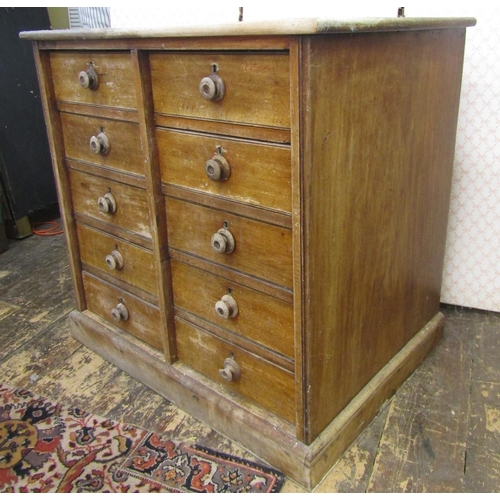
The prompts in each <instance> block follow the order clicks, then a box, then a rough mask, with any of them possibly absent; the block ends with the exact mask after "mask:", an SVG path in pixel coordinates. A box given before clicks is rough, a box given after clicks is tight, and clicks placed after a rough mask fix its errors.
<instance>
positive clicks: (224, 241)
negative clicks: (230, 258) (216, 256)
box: [211, 227, 236, 254]
mask: <svg viewBox="0 0 500 500" xmlns="http://www.w3.org/2000/svg"><path fill="white" fill-rule="evenodd" d="M211 243H212V248H213V249H214V250H215V251H216V252H217V253H226V254H229V253H232V252H234V248H235V246H236V244H235V241H234V237H233V235H232V234H231V233H230V231H229V230H228V229H226V228H225V227H224V228H221V229H219V230H218V231H217V232H216V233H215V234H214V235H213V236H212V241H211Z"/></svg>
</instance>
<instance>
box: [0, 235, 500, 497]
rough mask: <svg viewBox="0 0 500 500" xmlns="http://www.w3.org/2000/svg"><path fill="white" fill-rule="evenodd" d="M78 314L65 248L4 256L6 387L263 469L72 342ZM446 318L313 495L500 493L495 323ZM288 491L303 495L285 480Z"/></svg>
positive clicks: (0, 326) (1, 328)
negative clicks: (429, 347)
mask: <svg viewBox="0 0 500 500" xmlns="http://www.w3.org/2000/svg"><path fill="white" fill-rule="evenodd" d="M73 307H74V299H73V296H72V293H71V279H70V275H69V267H68V264H67V259H66V254H65V243H64V236H57V237H53V238H42V237H38V236H32V237H30V238H28V239H26V240H22V241H12V242H11V243H10V248H9V250H8V251H7V252H5V253H4V254H1V255H0V311H6V312H5V313H4V314H5V315H4V316H3V317H2V316H0V341H1V342H2V344H1V345H2V350H1V353H0V382H2V383H6V384H10V385H13V386H16V387H23V388H26V389H30V390H32V391H35V392H36V393H37V394H40V395H42V396H45V397H49V398H54V399H57V400H59V401H62V402H65V403H68V404H74V405H77V406H81V407H83V408H85V409H86V410H88V411H92V412H95V413H97V414H100V415H103V416H105V417H108V418H113V419H115V420H120V421H123V422H129V423H131V424H134V425H139V426H141V427H143V428H147V429H150V430H153V431H156V432H163V433H166V434H168V435H169V436H170V437H172V438H174V439H184V440H187V441H191V442H192V441H196V442H197V443H199V444H202V445H205V446H208V447H211V448H213V449H217V450H219V451H221V452H224V453H233V454H236V455H238V456H242V457H244V458H247V459H249V460H257V461H258V459H257V458H256V457H255V456H253V455H252V454H251V453H249V452H248V451H246V450H244V449H242V448H241V447H239V446H237V445H235V444H234V443H232V442H231V441H230V440H228V439H227V438H225V437H224V436H222V435H220V434H218V433H216V432H214V431H212V430H211V429H210V428H209V427H207V426H205V425H204V424H202V423H200V422H199V421H197V420H196V419H195V418H193V417H191V416H190V415H187V414H186V413H185V412H183V411H181V410H179V409H178V408H176V407H175V405H173V404H172V403H170V402H169V401H166V400H165V399H164V398H162V397H161V396H159V395H158V394H156V393H155V392H153V391H152V390H150V389H148V388H147V387H145V386H143V385H142V384H140V383H139V382H138V381H136V380H134V379H133V378H131V377H129V376H128V375H126V374H125V373H123V372H122V371H121V370H119V369H118V368H116V367H114V366H113V365H111V364H110V363H108V362H106V361H104V360H103V359H102V358H100V357H99V356H97V355H96V354H95V353H93V352H91V351H90V350H88V349H87V348H86V347H84V346H82V345H81V344H80V343H79V342H77V341H76V340H75V339H74V338H73V337H71V335H70V333H69V327H68V323H69V322H68V320H67V313H68V312H69V311H70V310H71V309H72V308H73ZM9 311H10V312H9ZM442 312H443V313H444V314H445V316H446V319H447V323H446V328H445V334H444V338H443V341H442V343H441V344H440V345H439V346H438V347H437V349H436V350H435V352H434V353H433V354H431V355H430V356H429V358H428V359H427V361H426V362H425V363H424V364H423V365H422V366H421V367H420V368H419V369H418V370H417V371H416V372H415V374H414V376H413V377H411V378H410V379H409V380H408V381H407V382H406V383H405V385H404V386H403V387H402V389H401V390H400V391H399V392H398V393H397V394H396V396H395V397H394V398H393V399H392V400H391V402H390V404H389V405H388V406H387V407H386V408H385V409H384V410H383V411H382V412H381V413H380V414H379V416H378V417H377V418H376V419H375V420H374V421H373V422H372V423H371V424H370V425H369V426H368V427H367V429H366V430H365V431H364V432H363V433H362V434H361V435H360V436H359V438H358V439H357V440H356V441H355V442H354V443H353V445H352V446H351V447H350V448H349V449H348V450H347V452H346V453H345V454H344V456H343V457H342V458H341V459H340V460H339V461H338V463H337V464H336V465H335V466H334V468H333V469H332V470H331V471H330V473H329V474H328V475H327V476H326V478H325V479H324V480H323V482H322V483H321V484H320V485H319V486H318V487H317V489H316V491H318V492H362V491H367V490H368V491H373V492H401V491H428V492H438V491H453V492H498V491H500V474H499V466H498V464H499V463H500V445H499V437H500V410H499V407H500V405H499V400H500V368H499V367H500V363H499V361H500V316H499V315H498V314H494V313H490V314H488V313H482V312H472V311H466V310H461V309H449V308H446V309H442ZM23 315H24V316H23ZM30 320H31V321H30ZM282 491H283V492H304V490H303V488H301V487H300V486H298V485H297V484H295V483H294V482H293V481H290V480H288V481H287V482H286V484H285V486H284V488H283V490H282Z"/></svg>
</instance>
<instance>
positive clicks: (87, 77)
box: [78, 66, 99, 90]
mask: <svg viewBox="0 0 500 500" xmlns="http://www.w3.org/2000/svg"><path fill="white" fill-rule="evenodd" d="M78 81H79V82H80V85H81V86H82V87H83V88H84V89H90V90H97V87H99V76H98V75H97V72H96V70H95V69H94V67H93V66H89V68H88V69H87V70H86V71H80V73H79V75H78Z"/></svg>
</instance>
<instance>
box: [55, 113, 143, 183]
mask: <svg viewBox="0 0 500 500" xmlns="http://www.w3.org/2000/svg"><path fill="white" fill-rule="evenodd" d="M61 121H62V126H63V136H64V147H65V149H66V156H67V157H68V158H73V159H75V160H80V161H85V162H89V163H93V164H95V165H99V166H102V167H107V168H112V169H115V170H121V171H124V172H128V173H132V174H138V175H144V165H143V158H142V149H141V140H140V136H139V125H137V124H136V123H129V122H121V121H116V120H107V119H105V118H93V117H90V116H83V115H73V114H69V113H61ZM101 132H102V133H104V134H105V135H106V137H107V139H108V141H109V151H108V152H107V153H105V152H104V151H105V150H102V151H101V152H94V151H93V150H92V149H91V147H90V141H91V139H92V138H94V139H92V141H94V142H95V140H96V139H97V138H98V135H99V134H100V133H101Z"/></svg>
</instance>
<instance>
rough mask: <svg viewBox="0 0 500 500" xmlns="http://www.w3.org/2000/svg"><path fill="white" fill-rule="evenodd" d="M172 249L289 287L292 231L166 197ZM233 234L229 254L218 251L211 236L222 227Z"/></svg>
mask: <svg viewBox="0 0 500 500" xmlns="http://www.w3.org/2000/svg"><path fill="white" fill-rule="evenodd" d="M167 220H168V242H169V245H170V246H171V247H172V248H175V249H177V250H181V251H184V252H188V253H191V254H194V255H197V256H199V257H202V258H204V259H208V260H211V261H213V262H216V263H218V264H222V265H224V266H227V267H230V268H233V269H236V270H239V271H242V272H244V273H248V274H251V275H253V276H257V277H259V278H262V279H265V280H267V281H271V282H273V283H277V284H278V285H281V286H285V287H287V288H290V289H291V288H292V231H291V230H290V229H285V228H283V227H279V226H274V225H271V224H266V223H264V222H259V221H255V220H251V219H246V218H244V217H239V216H236V215H232V214H228V213H225V212H221V211H219V210H213V209H211V208H207V207H203V206H201V205H195V204H193V203H187V202H184V201H181V200H177V199H175V198H170V197H167ZM225 221H226V222H227V229H228V230H229V232H230V233H231V234H232V236H233V237H234V241H235V249H234V251H233V252H232V253H230V254H226V253H217V252H216V251H215V250H214V249H213V248H212V245H211V240H212V236H213V235H214V234H215V233H217V232H218V230H219V229H221V228H223V226H224V223H225Z"/></svg>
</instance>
